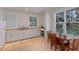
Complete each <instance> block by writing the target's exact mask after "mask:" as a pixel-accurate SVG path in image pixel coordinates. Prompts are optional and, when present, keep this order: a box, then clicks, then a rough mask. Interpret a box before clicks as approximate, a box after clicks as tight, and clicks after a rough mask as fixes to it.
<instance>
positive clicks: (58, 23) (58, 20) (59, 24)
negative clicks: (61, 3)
mask: <svg viewBox="0 0 79 59" xmlns="http://www.w3.org/2000/svg"><path fill="white" fill-rule="evenodd" d="M63 22H64V12H60V13H57V14H56V32H57V33H59V34H62V33H63Z"/></svg>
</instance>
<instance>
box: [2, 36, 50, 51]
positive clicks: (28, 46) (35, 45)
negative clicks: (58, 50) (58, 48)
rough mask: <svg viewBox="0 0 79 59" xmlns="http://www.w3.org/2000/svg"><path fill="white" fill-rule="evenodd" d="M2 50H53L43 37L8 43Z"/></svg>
mask: <svg viewBox="0 0 79 59" xmlns="http://www.w3.org/2000/svg"><path fill="white" fill-rule="evenodd" d="M2 51H51V49H50V45H49V43H48V42H47V41H46V40H45V39H43V38H42V37H36V38H32V39H25V40H21V41H16V42H11V43H7V44H6V45H5V46H4V48H3V49H2Z"/></svg>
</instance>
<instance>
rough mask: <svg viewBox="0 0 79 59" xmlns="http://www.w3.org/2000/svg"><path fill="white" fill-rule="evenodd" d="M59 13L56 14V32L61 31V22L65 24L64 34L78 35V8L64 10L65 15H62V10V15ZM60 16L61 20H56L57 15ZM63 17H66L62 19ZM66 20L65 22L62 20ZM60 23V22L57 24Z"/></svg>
mask: <svg viewBox="0 0 79 59" xmlns="http://www.w3.org/2000/svg"><path fill="white" fill-rule="evenodd" d="M60 14H61V13H57V14H56V32H57V33H63V24H64V23H65V24H66V26H65V27H66V29H65V30H66V34H70V35H74V36H77V35H79V8H74V9H71V10H67V11H66V16H63V15H64V12H62V14H63V15H60ZM59 15H60V16H61V17H62V18H61V19H62V20H63V21H62V22H60V21H59V22H58V21H57V20H60V19H59V18H58V16H59ZM63 17H66V19H64V18H63ZM64 20H66V22H64ZM63 22H64V23H63ZM58 23H60V24H58Z"/></svg>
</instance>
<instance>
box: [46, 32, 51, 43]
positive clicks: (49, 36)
mask: <svg viewBox="0 0 79 59" xmlns="http://www.w3.org/2000/svg"><path fill="white" fill-rule="evenodd" d="M47 35H48V42H49V41H50V40H51V31H49V32H47Z"/></svg>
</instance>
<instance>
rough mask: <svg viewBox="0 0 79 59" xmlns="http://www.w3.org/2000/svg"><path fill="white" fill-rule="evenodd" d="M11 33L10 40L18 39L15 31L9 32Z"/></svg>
mask: <svg viewBox="0 0 79 59" xmlns="http://www.w3.org/2000/svg"><path fill="white" fill-rule="evenodd" d="M11 33H12V40H11V41H15V40H18V38H17V32H16V31H15V32H11Z"/></svg>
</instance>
